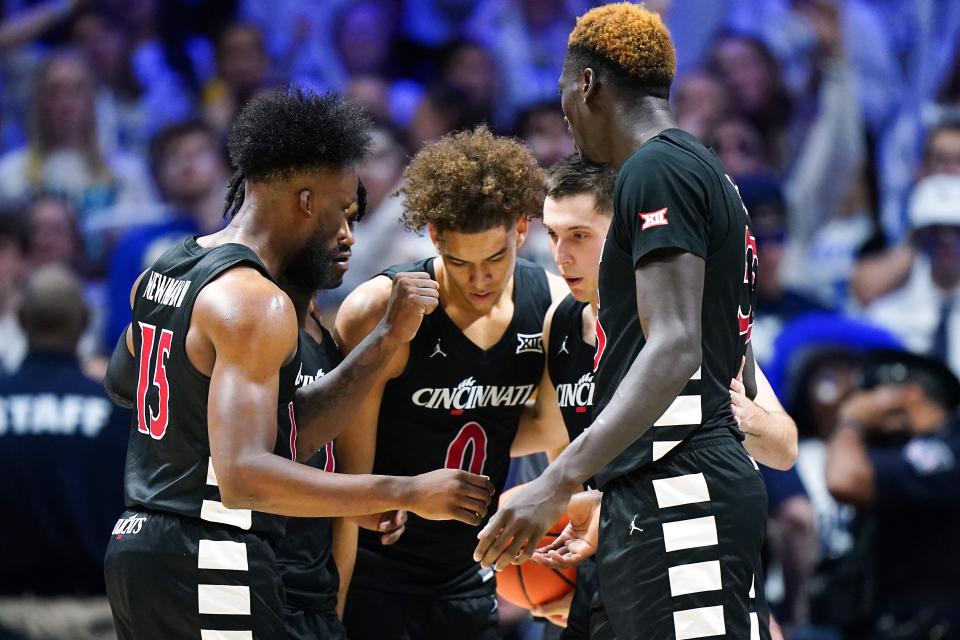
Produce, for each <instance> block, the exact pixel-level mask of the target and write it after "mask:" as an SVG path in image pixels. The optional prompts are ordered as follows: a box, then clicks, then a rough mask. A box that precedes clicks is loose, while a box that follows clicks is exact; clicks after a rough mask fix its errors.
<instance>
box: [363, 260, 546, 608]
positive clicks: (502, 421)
mask: <svg viewBox="0 0 960 640" xmlns="http://www.w3.org/2000/svg"><path fill="white" fill-rule="evenodd" d="M433 260H434V259H433V258H428V259H426V260H422V261H420V262H417V263H414V264H406V265H399V266H395V267H391V268H390V269H388V270H387V271H385V272H384V274H385V275H388V276H391V277H392V276H393V275H394V274H396V273H398V272H401V271H426V272H428V273H429V274H430V275H431V277H434V271H433ZM513 299H514V312H513V319H512V320H511V322H510V324H509V326H508V327H507V329H506V331H505V332H504V334H503V337H502V338H501V339H500V341H499V342H497V343H496V344H495V345H493V346H492V347H491V348H490V349H487V350H486V351H484V350H482V349H481V348H480V347H478V346H477V345H476V344H474V343H473V342H471V341H470V340H469V339H468V338H467V337H466V336H465V335H464V334H463V332H462V331H461V330H460V329H459V328H458V327H457V325H455V324H454V322H453V321H452V320H451V319H450V317H449V316H447V314H446V313H445V312H444V310H443V307H442V306H440V307H438V308H437V309H436V310H435V311H434V312H433V313H431V314H430V315H428V316H425V317H424V319H423V324H422V325H421V326H420V329H419V330H418V331H417V335H416V336H415V337H414V339H413V341H412V342H411V343H410V356H409V359H408V361H407V366H406V369H404V371H403V373H402V374H401V375H400V376H399V377H397V378H395V379H393V380H391V381H390V382H388V383H387V385H386V389H385V391H384V395H383V401H382V403H381V405H380V417H379V423H378V428H377V448H376V456H375V461H374V466H373V472H374V473H378V474H386V475H397V476H412V475H416V474H420V473H426V472H429V471H433V470H436V469H441V468H444V467H446V468H462V469H465V470H467V471H471V472H473V473H477V474H483V475H487V476H489V477H490V481H491V482H492V483H493V484H494V486H495V487H496V489H497V492H498V494H499V492H501V491H502V490H503V487H504V483H505V482H506V479H507V471H508V469H509V467H510V446H511V445H512V443H513V440H514V437H515V436H516V433H517V427H518V425H519V421H520V416H521V413H522V412H523V408H524V403H526V402H527V400H529V399H530V397H531V396H532V395H534V392H535V391H536V388H537V385H538V383H539V381H540V378H541V377H542V375H543V367H544V352H543V318H544V315H545V314H546V312H547V309H548V308H549V307H550V288H549V286H548V283H547V277H546V274H545V273H544V271H543V269H542V268H540V267H538V266H536V265H534V264H532V263H530V262H527V261H525V260H519V259H518V260H517V265H516V269H515V271H514V283H513ZM478 531H479V528H477V527H471V526H469V525H466V524H463V523H461V522H455V521H446V522H435V521H427V520H424V519H422V518H419V517H418V516H416V515H414V514H410V516H409V520H408V521H407V529H406V532H405V533H404V535H403V537H401V538H400V540H399V541H397V542H396V543H395V544H393V545H390V546H383V545H382V544H380V540H379V535H377V534H376V533H374V532H369V531H361V532H360V548H359V550H358V554H357V567H356V570H355V571H354V578H353V585H354V586H356V587H357V588H359V589H364V590H373V591H380V592H389V593H407V594H424V595H446V596H451V595H461V596H463V595H467V594H470V593H475V592H482V591H485V590H488V589H492V588H493V584H494V583H493V581H492V580H491V578H492V577H493V574H492V572H490V571H485V572H481V570H480V567H479V565H477V564H476V563H475V562H474V561H473V557H472V556H473V550H474V548H475V547H476V545H477V532H478Z"/></svg>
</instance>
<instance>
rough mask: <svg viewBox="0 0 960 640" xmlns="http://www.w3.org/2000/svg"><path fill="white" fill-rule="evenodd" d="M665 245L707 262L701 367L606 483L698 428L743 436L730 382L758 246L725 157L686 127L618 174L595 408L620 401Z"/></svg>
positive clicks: (751, 302) (603, 285)
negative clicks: (641, 283) (649, 261)
mask: <svg viewBox="0 0 960 640" xmlns="http://www.w3.org/2000/svg"><path fill="white" fill-rule="evenodd" d="M664 248H675V249H680V250H682V251H686V252H689V253H693V254H696V255H698V256H700V257H702V258H703V259H704V260H705V261H706V273H705V281H704V288H703V310H702V324H703V333H702V350H703V360H702V366H701V368H700V370H699V371H697V373H696V374H695V375H694V376H693V378H692V379H691V380H690V382H689V383H688V384H687V386H686V388H685V389H684V390H683V391H682V393H681V394H680V395H679V396H678V397H677V398H676V399H674V401H673V403H672V404H671V405H670V406H669V408H668V409H667V410H666V412H665V413H664V414H663V416H662V417H661V418H659V419H658V420H657V421H656V423H655V424H654V425H653V426H652V427H651V429H650V430H649V431H648V432H647V433H646V434H644V436H643V437H642V438H640V439H638V440H637V441H636V442H634V443H633V444H632V445H630V446H629V447H628V448H627V449H626V450H625V451H623V452H622V453H621V454H620V455H619V456H617V457H616V458H614V460H613V461H612V462H611V463H610V464H609V465H607V467H606V468H604V469H603V470H602V471H601V472H600V473H599V474H598V475H597V480H598V481H599V482H600V487H601V488H603V485H604V484H605V483H606V482H609V481H610V480H611V479H613V478H615V477H617V476H619V475H622V474H625V473H628V472H630V471H632V470H634V469H636V468H638V467H640V466H642V465H644V464H647V463H650V462H652V461H656V460H659V459H660V458H662V457H664V456H665V455H667V454H668V453H669V452H670V450H672V449H673V448H674V447H676V446H677V445H678V444H679V443H680V442H682V441H683V440H684V439H685V438H687V437H688V436H689V435H690V434H691V433H693V432H694V431H697V430H711V429H724V428H725V429H730V430H731V431H732V432H733V433H734V434H736V435H737V437H740V436H739V431H738V430H737V428H736V424H735V422H734V420H733V415H732V413H731V410H730V392H729V384H730V380H731V379H732V378H734V377H735V376H736V375H737V371H738V370H739V368H740V361H741V358H742V357H743V355H744V353H745V351H746V345H747V342H749V341H750V332H751V329H752V327H753V310H754V306H755V302H756V274H757V267H758V258H757V244H756V240H755V239H754V237H753V235H752V233H751V231H750V219H749V217H748V215H747V210H746V208H745V207H744V206H743V202H742V201H741V200H740V196H739V194H738V193H737V187H736V185H735V184H734V183H733V181H732V180H731V178H730V176H729V175H727V173H726V170H725V169H724V167H723V165H722V164H721V163H720V161H719V159H718V158H717V157H716V156H715V155H714V154H713V153H712V152H711V151H710V150H708V149H707V148H706V147H704V146H703V145H702V144H701V143H700V142H699V141H698V140H697V139H696V138H695V137H694V136H692V135H690V134H689V133H687V132H685V131H681V130H679V129H668V130H666V131H663V132H662V133H660V134H659V135H657V136H654V137H653V138H651V139H650V140H649V141H648V142H646V143H645V144H644V145H642V146H641V147H640V148H639V149H637V151H635V152H634V153H633V155H632V156H630V158H629V159H628V160H627V161H626V162H625V163H624V165H623V166H622V167H621V168H620V172H619V173H618V175H617V182H616V186H615V190H614V217H613V220H612V222H611V224H610V230H609V231H608V233H607V238H606V243H605V244H604V248H603V255H602V259H601V262H600V309H599V314H598V315H599V317H598V323H597V353H596V360H595V363H594V365H595V367H596V385H597V393H596V411H600V410H602V409H603V407H604V406H606V404H607V402H609V401H610V399H611V398H612V397H613V394H614V392H615V391H616V388H617V386H618V385H619V384H620V381H621V380H622V379H623V376H624V375H625V374H626V372H627V369H629V367H630V365H631V364H632V363H633V361H634V359H635V358H636V357H637V354H639V353H640V350H641V349H642V348H643V345H644V343H645V338H644V335H643V330H642V328H641V326H640V320H639V317H638V314H637V301H636V300H637V299H636V280H635V271H634V269H635V267H636V265H637V263H638V262H639V261H640V260H641V259H642V258H643V257H644V256H646V255H647V254H648V253H650V252H652V251H655V250H657V249H664ZM663 366H664V367H669V366H671V363H669V362H665V363H663ZM635 392H636V393H639V394H642V393H643V389H636V390H635Z"/></svg>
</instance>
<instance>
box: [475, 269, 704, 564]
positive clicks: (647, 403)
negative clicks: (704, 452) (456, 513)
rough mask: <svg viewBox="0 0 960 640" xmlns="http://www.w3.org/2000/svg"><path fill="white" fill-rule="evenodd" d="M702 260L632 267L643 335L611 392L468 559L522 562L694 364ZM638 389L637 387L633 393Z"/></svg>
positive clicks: (666, 402)
mask: <svg viewBox="0 0 960 640" xmlns="http://www.w3.org/2000/svg"><path fill="white" fill-rule="evenodd" d="M703 282H704V261H703V259H702V258H700V257H698V256H696V255H694V254H691V253H686V252H682V251H678V250H661V251H656V252H653V253H651V254H650V255H648V256H646V257H645V258H644V259H643V260H641V262H640V263H639V264H638V265H637V268H636V292H637V310H638V316H639V319H640V324H641V326H642V328H643V332H644V335H645V336H647V342H646V344H645V345H644V347H643V349H642V350H641V351H640V354H639V355H638V356H637V358H636V359H635V360H634V361H633V364H632V365H631V366H630V369H629V370H628V371H627V374H626V376H624V379H623V380H622V381H621V383H620V385H619V387H618V389H617V391H616V393H615V395H614V397H613V399H612V400H611V401H610V403H609V404H608V405H607V406H606V407H605V408H604V410H603V411H601V412H600V414H599V415H598V416H597V417H596V419H595V420H594V421H593V424H592V425H591V426H590V428H589V429H588V430H586V431H585V432H584V433H583V434H582V435H580V436H579V437H578V438H577V439H576V440H574V441H573V442H572V443H570V446H568V447H567V449H566V450H565V451H564V452H563V453H562V454H560V456H559V457H558V458H557V459H556V460H554V462H553V463H552V464H551V465H550V466H549V467H548V468H547V470H546V471H545V472H544V473H543V475H541V476H540V477H539V478H537V479H536V480H534V481H532V482H529V483H527V485H526V486H524V487H522V488H521V489H518V490H516V491H515V492H514V493H513V494H512V495H511V496H510V497H509V498H508V499H507V500H506V501H505V502H506V503H505V504H503V505H501V506H500V509H499V511H498V512H497V514H496V515H495V516H494V517H493V518H492V519H491V520H490V522H489V523H488V524H487V526H486V527H484V529H483V530H482V531H481V532H480V534H479V536H478V537H479V540H480V542H479V544H478V545H477V549H476V551H475V552H474V559H475V560H477V561H478V562H480V563H481V565H482V566H484V567H489V566H495V568H496V569H497V570H502V569H503V568H504V567H506V566H507V565H508V564H510V563H511V562H514V561H516V562H517V563H521V562H525V561H526V560H528V559H529V558H530V556H531V555H532V554H533V552H534V551H535V546H536V544H537V542H538V541H539V540H540V538H541V537H542V536H543V534H544V533H545V532H546V531H547V529H548V527H550V525H552V524H553V523H554V522H556V520H557V519H558V518H559V517H560V516H561V515H562V514H563V512H564V510H565V509H566V506H567V503H568V501H569V499H570V496H571V495H572V494H573V493H574V492H575V491H577V490H579V488H580V487H581V486H582V484H583V482H584V481H585V480H586V479H587V478H589V477H590V476H592V475H593V474H595V473H596V472H597V471H599V470H600V469H602V468H603V467H604V466H605V465H606V464H607V463H609V462H610V461H611V460H613V458H614V457H616V456H617V455H618V454H619V453H620V452H621V451H623V450H624V449H626V448H627V447H628V446H629V445H630V444H632V443H633V442H634V441H636V440H637V439H638V438H640V437H641V436H643V434H644V433H646V432H647V431H648V430H649V429H650V428H651V426H652V425H653V423H654V422H656V420H657V419H658V418H659V417H660V416H661V415H663V413H664V411H666V409H667V408H668V407H669V406H670V404H671V403H672V402H673V399H674V398H676V397H677V395H678V394H679V393H680V392H681V391H682V390H683V387H684V386H685V385H686V384H687V381H688V380H690V377H691V376H692V375H693V374H694V373H695V372H696V370H697V369H698V368H699V367H700V363H701V359H702V354H701V342H700V340H701V306H702V301H703ZM638 389H643V393H642V394H641V393H637V390H638Z"/></svg>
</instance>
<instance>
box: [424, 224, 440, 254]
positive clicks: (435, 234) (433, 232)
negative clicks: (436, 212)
mask: <svg viewBox="0 0 960 640" xmlns="http://www.w3.org/2000/svg"><path fill="white" fill-rule="evenodd" d="M427 233H429V234H430V242H432V243H433V246H434V248H435V249H436V250H437V253H438V254H440V253H442V251H441V249H442V245H443V237H442V236H441V235H440V232H439V231H437V228H436V227H435V226H433V224H432V223H430V222H428V223H427Z"/></svg>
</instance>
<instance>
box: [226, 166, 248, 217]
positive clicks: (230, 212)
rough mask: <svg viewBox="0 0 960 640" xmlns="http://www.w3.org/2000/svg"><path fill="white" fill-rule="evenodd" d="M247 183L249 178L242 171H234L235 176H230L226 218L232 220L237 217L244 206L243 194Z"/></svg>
mask: <svg viewBox="0 0 960 640" xmlns="http://www.w3.org/2000/svg"><path fill="white" fill-rule="evenodd" d="M246 183H247V178H246V176H245V175H243V171H241V170H240V169H237V170H236V171H234V172H233V175H232V176H230V182H228V183H227V197H226V203H225V204H224V206H223V217H224V218H226V217H228V216H229V217H231V218H232V217H233V216H235V215H237V211H240V207H242V206H243V192H244V187H245V186H246Z"/></svg>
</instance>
